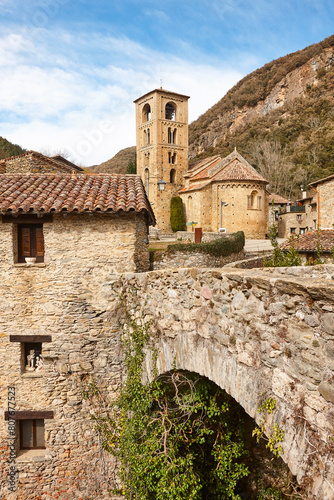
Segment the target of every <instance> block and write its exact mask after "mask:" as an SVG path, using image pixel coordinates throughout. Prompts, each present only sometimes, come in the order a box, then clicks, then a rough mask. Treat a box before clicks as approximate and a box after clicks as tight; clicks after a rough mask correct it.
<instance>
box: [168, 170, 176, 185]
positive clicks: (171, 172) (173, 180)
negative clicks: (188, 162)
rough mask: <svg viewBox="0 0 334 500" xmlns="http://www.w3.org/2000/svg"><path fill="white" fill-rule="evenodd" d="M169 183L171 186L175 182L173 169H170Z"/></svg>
mask: <svg viewBox="0 0 334 500" xmlns="http://www.w3.org/2000/svg"><path fill="white" fill-rule="evenodd" d="M169 176H170V183H171V184H174V183H175V181H176V170H175V168H172V170H171V171H170V175H169Z"/></svg>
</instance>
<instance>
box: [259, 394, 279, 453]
mask: <svg viewBox="0 0 334 500" xmlns="http://www.w3.org/2000/svg"><path fill="white" fill-rule="evenodd" d="M275 409H276V400H275V399H274V398H271V397H270V398H268V399H266V400H265V401H264V402H263V403H262V404H261V405H259V407H258V413H260V414H262V420H261V422H260V425H259V426H257V427H256V428H255V429H254V430H253V433H252V435H253V436H255V438H256V441H257V442H259V441H260V439H261V438H264V436H265V432H264V426H265V423H266V419H265V414H268V415H270V414H272V413H274V411H275ZM284 435H285V433H284V429H282V428H281V427H280V426H279V425H278V424H277V423H276V424H274V425H273V427H272V433H271V434H268V436H267V437H266V438H265V439H266V440H267V443H266V448H268V449H269V450H270V451H271V452H272V453H273V454H274V455H275V456H276V457H279V456H280V455H281V454H282V453H283V448H282V446H281V444H280V443H281V442H282V441H284Z"/></svg>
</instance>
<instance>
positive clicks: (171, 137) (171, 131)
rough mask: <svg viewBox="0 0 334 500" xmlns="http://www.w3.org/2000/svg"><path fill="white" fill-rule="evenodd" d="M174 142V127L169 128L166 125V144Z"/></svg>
mask: <svg viewBox="0 0 334 500" xmlns="http://www.w3.org/2000/svg"><path fill="white" fill-rule="evenodd" d="M175 143H176V128H174V129H171V127H168V144H175Z"/></svg>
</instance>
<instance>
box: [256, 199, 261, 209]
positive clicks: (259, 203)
mask: <svg viewBox="0 0 334 500" xmlns="http://www.w3.org/2000/svg"><path fill="white" fill-rule="evenodd" d="M257 208H258V210H261V196H258V197H257Z"/></svg>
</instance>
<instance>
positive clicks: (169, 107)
mask: <svg viewBox="0 0 334 500" xmlns="http://www.w3.org/2000/svg"><path fill="white" fill-rule="evenodd" d="M165 118H166V120H175V118H176V106H175V104H173V103H172V102H168V103H167V104H166V107H165Z"/></svg>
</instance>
